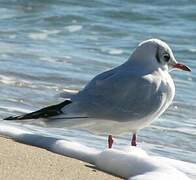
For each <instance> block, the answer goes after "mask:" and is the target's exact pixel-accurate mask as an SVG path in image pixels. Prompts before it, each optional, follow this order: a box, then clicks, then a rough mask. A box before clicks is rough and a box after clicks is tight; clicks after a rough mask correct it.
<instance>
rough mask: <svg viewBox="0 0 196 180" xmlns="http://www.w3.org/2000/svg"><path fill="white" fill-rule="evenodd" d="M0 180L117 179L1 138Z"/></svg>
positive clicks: (86, 165) (88, 167)
mask: <svg viewBox="0 0 196 180" xmlns="http://www.w3.org/2000/svg"><path fill="white" fill-rule="evenodd" d="M0 144H1V148H0V179H1V180H12V179H13V180H15V179H20V180H26V179H28V180H32V179H33V180H40V179H41V180H46V179H47V180H54V179H65V180H69V179H71V180H75V179H76V180H78V179H80V180H83V179H84V180H88V179H89V180H92V179H93V180H104V179H105V180H106V179H111V180H118V179H120V178H118V177H114V176H112V175H109V174H107V173H104V172H101V171H99V170H96V169H93V167H92V166H91V165H90V164H88V163H85V162H82V161H79V160H75V159H72V158H68V157H65V156H61V155H58V154H55V153H52V152H49V151H47V150H45V149H41V148H37V147H33V146H29V145H25V144H20V143H17V142H14V141H13V140H11V139H6V138H3V137H0Z"/></svg>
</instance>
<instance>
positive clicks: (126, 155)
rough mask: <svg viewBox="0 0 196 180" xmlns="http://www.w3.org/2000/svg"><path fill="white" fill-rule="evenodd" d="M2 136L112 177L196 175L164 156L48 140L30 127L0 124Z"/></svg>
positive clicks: (136, 179) (143, 179)
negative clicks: (91, 167) (106, 173)
mask: <svg viewBox="0 0 196 180" xmlns="http://www.w3.org/2000/svg"><path fill="white" fill-rule="evenodd" d="M0 134H1V135H6V136H8V137H11V138H13V139H15V140H16V141H19V142H21V143H25V144H30V145H33V146H38V147H41V148H45V149H47V150H49V151H52V152H55V153H58V154H61V155H65V156H69V157H72V158H76V159H79V160H82V161H85V162H88V163H91V164H93V165H95V166H96V168H98V169H100V170H102V171H105V172H109V173H111V174H113V175H116V176H119V177H123V178H126V179H127V178H129V179H131V180H157V179H159V180H165V179H172V180H190V178H189V177H188V176H187V175H185V174H184V173H183V172H186V173H188V174H192V175H193V176H195V175H196V173H195V172H196V165H194V164H191V163H185V162H182V161H176V160H171V159H169V158H164V157H153V156H149V155H148V154H147V153H146V152H145V151H143V150H142V149H140V148H138V147H130V149H129V151H120V150H116V149H105V150H101V151H100V150H97V149H95V148H90V147H87V146H85V145H83V144H80V143H77V142H73V141H67V140H62V139H59V138H54V137H48V136H44V135H41V134H39V133H36V131H33V133H32V131H31V129H28V127H25V125H23V126H22V127H21V125H20V124H17V123H15V124H13V123H10V122H5V121H4V122H0Z"/></svg>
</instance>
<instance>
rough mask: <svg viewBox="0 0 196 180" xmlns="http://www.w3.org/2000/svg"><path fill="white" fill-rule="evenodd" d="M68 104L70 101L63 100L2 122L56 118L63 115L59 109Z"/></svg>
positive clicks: (10, 117)
mask: <svg viewBox="0 0 196 180" xmlns="http://www.w3.org/2000/svg"><path fill="white" fill-rule="evenodd" d="M70 103H72V101H71V100H65V101H63V102H61V103H59V104H56V105H52V106H48V107H45V108H42V109H40V110H38V111H35V112H32V113H28V114H24V115H21V116H9V117H7V118H5V119H4V120H24V119H38V118H48V117H52V116H56V115H59V114H61V113H63V112H62V110H61V109H62V108H63V107H64V106H66V105H68V104H70Z"/></svg>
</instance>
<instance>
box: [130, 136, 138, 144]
mask: <svg viewBox="0 0 196 180" xmlns="http://www.w3.org/2000/svg"><path fill="white" fill-rule="evenodd" d="M131 146H137V143H136V134H135V133H134V134H133V136H132V140H131Z"/></svg>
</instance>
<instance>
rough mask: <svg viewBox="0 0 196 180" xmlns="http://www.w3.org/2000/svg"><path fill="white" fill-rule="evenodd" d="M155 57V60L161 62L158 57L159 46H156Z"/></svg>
mask: <svg viewBox="0 0 196 180" xmlns="http://www.w3.org/2000/svg"><path fill="white" fill-rule="evenodd" d="M155 57H156V60H157V62H158V63H161V60H160V57H159V46H158V47H157V50H156V54H155Z"/></svg>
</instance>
